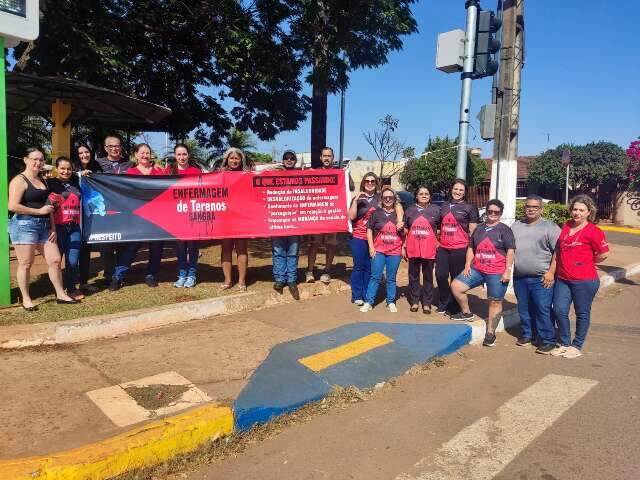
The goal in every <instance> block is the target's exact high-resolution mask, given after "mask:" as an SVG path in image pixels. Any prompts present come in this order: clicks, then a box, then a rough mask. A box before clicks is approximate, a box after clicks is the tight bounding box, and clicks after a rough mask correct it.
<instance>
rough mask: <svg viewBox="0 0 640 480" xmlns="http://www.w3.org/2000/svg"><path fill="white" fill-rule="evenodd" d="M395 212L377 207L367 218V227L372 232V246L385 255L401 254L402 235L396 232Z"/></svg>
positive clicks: (396, 219) (396, 220)
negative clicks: (388, 211)
mask: <svg viewBox="0 0 640 480" xmlns="http://www.w3.org/2000/svg"><path fill="white" fill-rule="evenodd" d="M397 224H398V216H397V215H396V212H395V211H394V212H391V213H387V212H385V211H384V210H383V209H382V208H377V209H376V210H375V211H374V212H373V214H372V215H371V217H370V218H369V224H368V226H367V228H368V229H369V230H371V231H372V233H373V247H374V248H375V250H376V252H379V253H383V254H385V255H402V237H401V236H400V234H399V233H398V226H397Z"/></svg>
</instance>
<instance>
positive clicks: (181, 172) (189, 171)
mask: <svg viewBox="0 0 640 480" xmlns="http://www.w3.org/2000/svg"><path fill="white" fill-rule="evenodd" d="M177 170H178V175H201V174H202V170H200V169H199V168H198V167H194V166H193V165H189V166H188V167H187V168H185V169H184V170H180V169H179V168H178V169H177Z"/></svg>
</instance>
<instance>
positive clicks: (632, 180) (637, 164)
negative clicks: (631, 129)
mask: <svg viewBox="0 0 640 480" xmlns="http://www.w3.org/2000/svg"><path fill="white" fill-rule="evenodd" d="M626 153H627V157H629V168H628V169H627V176H628V180H629V186H630V187H631V188H635V189H636V190H640V140H634V141H633V142H631V144H630V145H629V148H628V149H627V152H626Z"/></svg>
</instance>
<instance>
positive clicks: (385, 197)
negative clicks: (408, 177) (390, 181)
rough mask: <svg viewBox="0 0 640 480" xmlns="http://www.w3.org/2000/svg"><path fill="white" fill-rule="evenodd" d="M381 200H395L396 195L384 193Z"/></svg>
mask: <svg viewBox="0 0 640 480" xmlns="http://www.w3.org/2000/svg"><path fill="white" fill-rule="evenodd" d="M382 199H383V200H395V199H396V197H390V196H388V195H385V196H384V197H382Z"/></svg>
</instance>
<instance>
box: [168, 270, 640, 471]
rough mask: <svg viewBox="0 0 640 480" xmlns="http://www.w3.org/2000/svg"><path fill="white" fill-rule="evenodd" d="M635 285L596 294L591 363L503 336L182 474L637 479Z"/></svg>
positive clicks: (639, 333) (639, 383)
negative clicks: (548, 353)
mask: <svg viewBox="0 0 640 480" xmlns="http://www.w3.org/2000/svg"><path fill="white" fill-rule="evenodd" d="M638 311H640V276H636V277H635V278H633V279H629V280H625V281H624V282H623V283H620V284H616V285H615V286H613V287H612V288H610V289H608V290H606V291H604V292H601V293H599V296H598V298H597V300H596V303H595V305H594V311H593V319H592V327H591V330H590V333H589V336H588V338H587V343H586V345H585V350H584V356H583V357H581V358H578V359H575V360H567V359H564V358H561V357H551V356H544V355H538V354H535V353H534V351H533V349H531V348H526V347H518V346H516V345H515V337H514V336H513V335H515V334H517V332H513V333H512V334H508V333H503V334H501V335H499V337H498V342H497V346H496V347H495V348H483V347H479V346H467V347H465V348H463V349H462V350H461V351H460V352H459V353H457V354H454V355H452V356H450V357H448V359H447V362H446V365H444V366H442V367H433V368H431V369H430V370H428V371H427V372H426V373H424V374H419V375H405V376H403V377H400V378H399V379H398V381H397V382H396V383H395V385H394V386H393V387H389V388H383V389H381V390H380V391H378V392H376V394H375V395H373V396H372V397H371V398H370V399H369V400H367V401H365V402H362V403H357V404H353V405H350V406H349V407H347V408H346V409H343V410H339V411H331V412H330V413H329V414H326V415H321V416H317V417H314V418H313V419H312V420H311V421H310V422H309V423H306V424H301V425H293V426H290V427H288V428H286V429H284V431H283V432H282V433H280V434H279V435H278V436H276V437H275V438H272V439H269V440H266V441H264V442H261V443H256V444H254V445H252V446H250V447H249V448H248V450H247V451H245V452H244V453H243V454H241V455H239V456H238V457H236V458H228V459H226V460H223V461H221V462H219V463H216V464H214V465H210V466H208V467H206V468H204V469H201V470H198V471H195V472H188V471H187V472H181V473H180V474H179V475H180V476H179V477H173V478H185V477H184V475H185V473H186V474H187V477H186V478H189V479H191V480H196V479H198V480H201V479H209V480H211V479H229V478H233V479H236V480H239V479H255V478H260V479H264V480H271V479H274V480H275V479H279V480H288V479H292V480H293V479H296V480H299V479H394V480H410V479H411V480H414V479H415V480H417V479H441V480H449V479H451V480H453V479H458V480H459V479H466V478H468V479H474V480H475V479H492V478H495V479H504V480H507V479H518V480H533V479H541V480H572V479H576V480H577V479H582V480H589V479H594V480H595V479H605V478H606V479H623V480H626V479H628V480H633V479H637V478H639V472H640V369H639V367H640V316H639V315H638Z"/></svg>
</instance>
